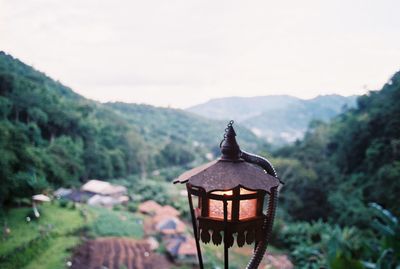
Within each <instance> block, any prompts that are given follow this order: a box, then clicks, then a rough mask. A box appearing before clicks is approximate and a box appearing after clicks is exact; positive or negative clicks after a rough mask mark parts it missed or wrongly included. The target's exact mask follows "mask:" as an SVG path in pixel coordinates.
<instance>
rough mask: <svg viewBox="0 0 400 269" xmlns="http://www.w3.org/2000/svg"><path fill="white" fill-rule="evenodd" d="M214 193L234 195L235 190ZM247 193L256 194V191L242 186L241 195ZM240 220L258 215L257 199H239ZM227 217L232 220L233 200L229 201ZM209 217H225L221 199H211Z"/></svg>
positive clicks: (214, 192)
mask: <svg viewBox="0 0 400 269" xmlns="http://www.w3.org/2000/svg"><path fill="white" fill-rule="evenodd" d="M212 194H215V195H220V196H223V195H229V196H232V195H233V191H232V190H230V191H213V192H212ZM245 194H256V192H255V191H250V190H246V189H244V188H240V195H245ZM237 202H239V207H238V208H239V220H244V219H248V218H253V217H255V216H256V215H257V199H256V198H254V199H245V200H239V201H237ZM227 209H228V212H227V213H228V214H227V219H228V220H232V200H228V201H227ZM209 217H211V218H216V219H224V203H223V201H221V200H214V199H210V200H209Z"/></svg>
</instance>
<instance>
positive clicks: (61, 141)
mask: <svg viewBox="0 0 400 269" xmlns="http://www.w3.org/2000/svg"><path fill="white" fill-rule="evenodd" d="M224 124H225V123H223V125H221V126H224ZM221 126H219V127H218V123H215V122H211V121H207V120H205V119H201V118H200V117H198V116H195V115H191V114H189V113H186V112H183V111H179V110H174V109H164V108H155V107H151V106H142V105H135V104H118V103H117V104H107V105H104V104H100V103H97V102H94V101H91V100H87V99H85V98H83V97H81V96H79V95H78V94H76V93H74V92H73V91H72V90H71V89H69V88H68V87H65V86H64V85H62V84H61V83H59V82H56V81H54V80H52V79H51V78H49V77H47V76H46V75H45V74H43V73H40V72H38V71H36V70H34V69H33V68H32V67H30V66H27V65H25V64H23V63H22V62H20V61H19V60H17V59H14V58H12V57H11V56H9V55H6V54H5V53H3V52H0V156H1V158H0V166H1V169H0V205H1V204H3V203H4V202H10V201H11V200H14V201H15V200H18V199H19V198H22V197H27V196H29V195H30V194H32V193H34V192H38V191H43V190H44V189H46V188H48V187H58V186H71V185H72V186H73V185H76V184H78V183H79V182H80V181H83V180H86V179H88V178H99V179H109V178H118V177H125V176H128V175H131V174H139V175H142V177H145V176H146V175H147V173H148V172H150V171H153V170H156V169H159V168H160V167H161V168H162V167H167V166H182V165H188V164H190V163H191V162H193V161H194V160H196V159H198V160H199V161H204V160H205V159H206V154H207V153H211V152H212V151H213V147H212V146H211V145H218V142H219V141H218V139H221V136H222V132H223V127H221ZM221 128H222V129H221ZM210 130H212V131H213V134H215V136H214V138H215V141H211V140H210V137H212V136H210V135H207V134H208V132H209V131H210ZM217 132H218V133H217ZM243 134H244V135H243V137H244V138H245V139H247V140H248V141H256V142H249V143H247V144H248V145H250V146H251V147H253V148H255V147H256V146H257V145H258V144H259V140H257V139H256V137H255V136H254V135H253V134H251V133H250V132H249V131H246V130H243ZM245 144H246V143H245ZM214 150H215V149H214Z"/></svg>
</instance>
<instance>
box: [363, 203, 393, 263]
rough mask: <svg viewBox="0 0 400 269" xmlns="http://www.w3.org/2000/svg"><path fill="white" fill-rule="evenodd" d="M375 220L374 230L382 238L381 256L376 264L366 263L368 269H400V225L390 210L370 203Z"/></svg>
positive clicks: (372, 224)
mask: <svg viewBox="0 0 400 269" xmlns="http://www.w3.org/2000/svg"><path fill="white" fill-rule="evenodd" d="M369 206H370V208H371V209H372V211H373V213H374V216H375V218H374V219H373V221H372V222H371V226H372V228H373V229H374V230H375V231H376V232H378V233H379V235H380V236H381V244H380V246H379V251H380V255H379V258H378V260H377V261H376V263H371V262H364V266H365V267H366V268H368V269H400V225H399V220H398V218H397V217H396V216H394V215H393V214H392V213H391V212H390V211H389V210H386V209H384V208H383V207H382V206H380V205H379V204H377V203H370V204H369Z"/></svg>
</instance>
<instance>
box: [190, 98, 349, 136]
mask: <svg viewBox="0 0 400 269" xmlns="http://www.w3.org/2000/svg"><path fill="white" fill-rule="evenodd" d="M356 98H357V96H349V97H345V96H341V95H337V94H332V95H320V96H317V97H315V98H313V99H309V100H304V99H300V98H297V97H294V96H290V95H269V96H257V97H227V98H218V99H212V100H210V101H208V102H206V103H203V104H199V105H196V106H193V107H190V108H188V109H187V111H190V112H192V113H195V114H197V115H200V116H203V117H206V118H210V119H217V120H228V119H234V120H236V121H237V122H239V123H241V124H242V125H243V126H246V127H247V128H249V129H251V130H252V131H253V132H254V133H255V134H257V135H258V136H260V137H264V138H266V139H267V140H268V141H269V142H271V143H273V144H285V143H289V142H293V141H294V140H296V139H299V138H302V137H303V135H304V133H305V131H306V130H307V127H308V125H309V124H310V122H311V121H313V120H322V121H327V120H330V119H331V118H333V117H335V116H336V115H338V114H339V113H341V112H342V111H343V110H344V109H346V107H347V108H351V107H355V106H356Z"/></svg>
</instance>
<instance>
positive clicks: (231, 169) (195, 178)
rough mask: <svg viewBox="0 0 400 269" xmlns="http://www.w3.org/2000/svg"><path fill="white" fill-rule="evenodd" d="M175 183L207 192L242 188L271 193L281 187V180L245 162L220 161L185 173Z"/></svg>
mask: <svg viewBox="0 0 400 269" xmlns="http://www.w3.org/2000/svg"><path fill="white" fill-rule="evenodd" d="M174 183H189V184H191V185H192V186H194V187H199V188H202V189H204V190H205V191H206V192H211V191H215V190H221V191H224V190H231V189H233V188H235V187H238V186H241V187H243V188H246V189H250V190H264V191H266V192H268V193H270V190H271V189H272V188H274V187H277V186H279V179H278V178H276V177H273V176H271V175H269V174H267V172H265V170H263V169H262V168H260V167H258V166H256V165H253V164H251V163H248V162H245V161H243V160H239V161H236V162H231V161H225V160H222V159H219V160H214V161H212V162H209V163H207V164H204V165H202V166H199V167H196V168H193V169H192V170H189V171H187V172H185V173H183V174H182V175H180V176H179V177H178V178H177V179H176V180H175V181H174Z"/></svg>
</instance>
